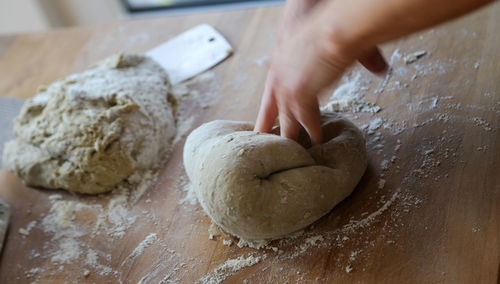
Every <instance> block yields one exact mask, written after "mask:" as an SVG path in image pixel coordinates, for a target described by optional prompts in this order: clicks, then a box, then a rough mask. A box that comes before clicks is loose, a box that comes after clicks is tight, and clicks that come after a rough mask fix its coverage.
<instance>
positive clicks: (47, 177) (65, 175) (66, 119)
mask: <svg viewBox="0 0 500 284" xmlns="http://www.w3.org/2000/svg"><path fill="white" fill-rule="evenodd" d="M168 90H169V83H168V76H167V74H166V73H165V71H164V70H163V69H162V68H161V67H160V66H159V65H158V64H156V63H155V62H154V61H153V60H152V59H150V58H147V57H144V56H141V55H130V54H118V55H115V56H112V57H110V58H107V59H105V60H104V61H102V62H100V63H99V64H97V65H96V66H94V67H92V68H91V69H89V70H87V71H85V72H83V73H80V74H74V75H70V76H68V77H66V78H65V79H63V80H61V81H57V82H54V83H53V84H51V85H50V86H48V87H45V88H40V90H39V91H38V93H37V95H36V96H35V97H34V98H32V99H30V100H28V101H26V103H25V104H24V106H23V107H22V109H21V113H20V115H19V116H18V117H17V118H16V120H15V123H14V132H15V135H16V139H15V140H13V141H10V142H8V143H7V144H6V146H5V151H4V155H3V159H4V163H5V164H6V165H8V167H9V168H10V169H11V170H12V171H13V172H14V173H16V174H17V175H18V176H19V177H21V178H22V179H23V180H24V182H25V183H26V184H27V185H30V186H40V187H46V188H63V189H66V190H69V191H72V192H79V193H88V194H97V193H103V192H107V191H110V190H112V189H113V188H114V187H115V186H116V185H117V184H118V183H119V182H121V181H123V180H124V179H127V178H128V177H129V176H130V175H131V174H132V173H134V172H136V171H140V170H143V169H144V170H145V169H149V168H151V167H154V166H157V165H158V164H159V163H160V162H161V160H162V159H163V158H164V157H165V155H166V153H167V152H168V150H169V144H170V143H171V141H172V138H173V136H174V135H175V120H174V116H173V110H172V106H171V104H170V103H169V101H168V98H167V94H168Z"/></svg>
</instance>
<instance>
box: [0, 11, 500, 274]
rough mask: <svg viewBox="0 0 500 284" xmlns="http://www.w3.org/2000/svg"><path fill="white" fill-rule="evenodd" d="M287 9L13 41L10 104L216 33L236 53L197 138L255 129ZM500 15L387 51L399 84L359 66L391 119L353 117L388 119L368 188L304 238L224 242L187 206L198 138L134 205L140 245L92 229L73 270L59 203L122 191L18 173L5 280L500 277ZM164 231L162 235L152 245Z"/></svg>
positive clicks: (4, 91)
mask: <svg viewBox="0 0 500 284" xmlns="http://www.w3.org/2000/svg"><path fill="white" fill-rule="evenodd" d="M281 11H282V7H263V8H257V9H247V10H237V11H231V12H217V13H205V14H195V15H188V16H169V17H162V18H154V19H147V20H133V21H126V22H120V23H113V24H108V25H103V26H98V27H90V28H75V29H62V30H55V31H50V32H41V33H33V34H22V35H15V36H4V37H0V78H1V79H0V95H1V96H10V97H16V98H29V97H31V96H33V95H34V93H35V90H36V89H37V87H38V86H39V85H41V84H49V83H51V82H52V81H54V80H56V79H59V78H62V77H64V76H65V75H67V74H68V73H71V72H78V71H82V70H84V68H85V67H86V66H88V65H89V64H92V63H94V62H95V61H97V60H99V59H101V58H104V57H106V56H108V55H111V54H113V53H115V52H119V51H130V52H143V51H146V50H148V49H149V48H151V47H153V46H155V45H157V44H159V43H161V42H163V41H164V40H166V39H168V38H169V37H171V36H173V35H175V34H178V33H180V32H181V31H184V30H186V29H188V28H190V27H193V26H194V25H196V24H199V23H208V24H211V25H213V26H214V27H216V28H217V29H218V30H219V31H220V32H221V33H222V34H223V35H224V36H226V37H227V39H228V40H229V42H230V43H231V44H232V45H233V46H234V48H235V54H234V56H232V57H231V58H230V59H228V60H226V61H225V62H224V63H222V64H220V65H218V66H217V67H216V68H214V69H213V71H209V73H207V74H208V75H206V76H204V77H206V78H208V79H205V80H198V81H197V82H195V83H192V84H191V88H193V89H194V90H196V91H198V92H199V95H198V97H196V98H193V97H191V98H187V99H186V100H185V101H184V102H183V103H184V106H183V113H182V115H181V120H183V121H185V120H187V119H188V118H189V117H192V118H193V119H194V120H193V124H192V127H193V128H194V127H196V126H197V125H199V124H201V123H202V122H206V121H210V120H213V119H216V118H217V119H235V120H254V119H255V117H256V114H257V109H258V105H259V100H260V95H261V93H262V89H263V84H264V79H265V76H266V71H267V68H266V63H267V59H268V57H267V56H268V55H269V53H270V50H271V46H272V42H273V36H274V31H275V27H276V25H277V23H278V21H279V18H280V17H279V15H280V13H281ZM499 15H500V3H496V4H494V5H491V6H489V7H487V8H486V9H483V10H481V11H479V12H476V13H474V14H472V15H469V16H467V17H465V18H462V19H459V20H457V21H453V22H450V23H447V24H445V25H443V26H440V27H437V28H435V29H432V30H427V31H423V32H421V33H419V34H416V35H413V36H411V37H408V38H404V39H401V40H398V41H396V42H393V43H390V44H387V45H384V46H383V47H382V49H383V52H384V54H385V55H386V57H387V58H388V59H391V63H392V65H393V71H392V73H391V75H390V76H389V77H387V78H385V79H384V78H378V77H375V76H373V75H370V74H368V73H367V72H366V71H363V70H362V69H361V68H359V66H356V67H355V68H354V70H352V71H351V72H350V73H349V74H350V75H349V74H348V76H350V79H351V80H355V79H357V80H358V81H359V82H360V83H362V84H364V86H366V88H367V89H366V90H365V89H363V90H361V91H362V92H363V93H364V94H365V99H366V101H369V102H373V103H375V104H376V105H378V106H380V107H381V108H382V110H381V111H380V112H378V113H374V114H372V113H349V112H348V113H346V114H345V115H346V116H347V117H349V118H350V119H352V120H353V121H354V122H355V123H356V124H357V125H359V126H364V125H367V124H369V123H370V122H371V121H373V120H374V119H376V118H381V119H382V120H383V124H382V125H381V126H380V127H379V128H377V129H374V130H373V132H374V133H372V134H368V132H369V131H368V129H367V128H365V130H364V131H365V133H366V137H367V148H368V151H369V157H370V158H369V160H370V162H369V168H368V170H367V172H366V174H365V176H364V177H363V179H362V181H361V182H360V184H359V186H358V187H357V188H356V190H355V191H354V193H353V194H352V195H351V196H350V197H348V198H347V199H346V200H345V201H344V202H342V203H341V204H340V205H339V206H337V207H336V208H335V209H334V210H333V211H332V212H331V213H330V214H328V215H327V216H326V217H324V218H322V219H321V220H320V221H319V222H317V223H316V224H315V225H314V226H313V227H312V228H308V229H307V230H306V231H305V232H304V233H303V234H302V235H301V236H298V237H297V238H295V239H292V240H287V241H284V242H281V243H280V242H279V241H275V242H273V243H271V244H270V245H269V246H268V248H266V249H261V250H255V249H252V248H248V247H245V248H239V247H237V246H236V245H235V244H234V241H237V240H236V239H231V238H230V237H228V236H224V235H219V236H216V237H215V238H214V240H209V233H208V227H209V225H210V220H209V218H208V217H207V216H206V215H205V214H204V213H203V211H202V210H201V208H200V207H199V205H191V204H189V203H180V200H182V199H183V198H184V197H185V195H186V192H185V191H184V190H183V189H184V187H185V183H186V177H185V173H184V170H183V166H182V154H181V153H182V148H183V140H182V141H181V142H180V143H178V144H176V146H175V148H174V151H173V153H172V154H171V156H170V158H169V160H168V162H167V164H166V166H165V167H163V168H162V169H161V170H160V178H159V181H158V184H156V185H155V186H153V187H151V188H149V189H148V190H147V192H146V193H145V194H144V195H143V196H142V197H141V198H140V199H139V200H138V201H137V203H135V204H134V205H133V206H130V208H129V209H128V210H129V212H128V213H127V214H129V216H131V217H133V218H135V219H134V220H135V222H133V223H132V224H131V226H129V227H128V228H126V231H125V232H126V233H125V235H124V236H123V237H122V238H119V237H111V236H109V235H108V234H106V233H101V234H96V232H94V233H92V234H90V232H85V233H86V234H85V235H84V236H83V237H79V238H78V240H79V241H80V243H79V246H80V250H81V252H80V255H78V256H77V257H75V258H74V259H73V260H72V261H68V263H63V264H60V263H58V262H57V261H56V259H53V258H52V257H53V255H54V253H55V251H56V250H57V249H61V248H62V249H64V248H65V246H64V244H62V243H61V242H62V241H63V238H59V239H54V238H55V236H54V233H52V232H44V231H43V226H42V219H43V218H44V216H47V215H49V214H50V211H49V210H50V208H51V206H52V205H51V203H50V201H49V196H51V195H54V194H61V195H62V199H63V200H70V201H75V202H84V203H85V204H101V205H103V206H105V205H106V204H107V202H108V201H109V200H110V198H111V197H110V196H111V195H104V196H99V197H88V196H78V195H71V194H68V193H66V192H62V191H55V190H42V189H33V188H27V187H25V186H23V185H22V183H21V182H20V181H19V180H18V179H17V178H16V177H15V176H14V175H13V174H11V173H9V172H8V171H7V170H6V169H5V168H4V169H3V170H2V171H1V172H0V196H1V197H2V198H4V199H5V200H7V201H8V202H9V203H10V204H11V207H12V213H13V216H12V218H11V224H10V229H9V232H8V235H7V239H6V243H5V246H4V249H3V252H2V254H1V265H0V283H29V282H37V283H65V282H67V283H84V282H88V283H118V282H123V283H136V282H138V281H139V280H141V279H142V280H143V283H150V282H151V283H159V282H161V281H163V282H161V283H168V282H169V281H178V282H180V283H192V282H194V281H196V280H199V279H200V278H202V277H205V279H212V280H214V279H215V280H217V279H219V280H222V279H224V278H226V281H227V282H228V283H234V282H236V283H238V282H243V281H244V280H248V283H254V282H257V283H258V282H267V283H287V282H288V283H295V282H307V283H309V282H324V283H346V282H356V283H374V282H376V283H438V282H439V283H441V282H442V283H495V282H498V281H499V268H500V266H499V260H500V243H499V242H500V238H499V237H500V222H499V217H500V170H499V168H498V167H499V165H500V37H499V36H498V30H500V21H498V16H499ZM418 50H426V51H427V55H425V56H424V57H422V58H420V59H419V60H417V61H416V62H414V63H412V64H406V63H405V62H404V60H403V59H404V56H405V55H407V54H409V53H411V52H415V51H418ZM356 74H360V75H359V76H360V77H356ZM188 97H189V96H188ZM197 100H198V101H199V100H202V101H203V103H202V104H200V103H199V102H197ZM324 100H327V99H324ZM372 124H373V123H372ZM2 131H3V130H2ZM384 160H385V161H384ZM381 179H383V180H385V185H384V186H382V184H380V183H381V182H380V180H381ZM379 185H380V186H379ZM75 204H76V203H75ZM69 210H72V209H71V208H69ZM75 210H76V209H75ZM92 214H93V213H92V212H85V211H78V212H76V213H75V216H76V217H75V219H74V220H72V223H73V224H75V225H76V226H80V227H79V228H87V227H88V226H87V227H85V226H86V225H85V224H87V223H88V222H90V221H89V220H94V221H95V215H92ZM92 218H94V219H92ZM32 221H35V223H32V228H30V226H29V223H30V222H32ZM20 229H22V230H21V231H20ZM22 233H24V235H23V234H22ZM151 233H155V234H156V238H150V239H148V240H150V242H147V241H146V242H143V243H142V244H143V246H141V245H140V243H141V242H142V241H143V240H144V239H145V238H146V237H147V236H148V235H150V234H151ZM151 236H153V235H151ZM223 240H226V241H227V240H232V241H233V244H232V245H231V246H227V245H224V243H223ZM140 248H143V251H141V250H140ZM134 250H136V251H135V252H134ZM240 256H243V258H245V259H250V260H251V257H250V256H253V257H255V258H257V259H258V260H259V261H258V263H256V264H254V265H249V266H248V267H244V268H243V269H241V270H239V271H229V270H227V269H226V270H224V269H223V268H221V267H219V266H220V265H221V264H223V263H224V262H226V261H227V260H228V259H236V258H238V257H240ZM92 257H94V258H92ZM249 257H250V258H249ZM218 267H219V268H218Z"/></svg>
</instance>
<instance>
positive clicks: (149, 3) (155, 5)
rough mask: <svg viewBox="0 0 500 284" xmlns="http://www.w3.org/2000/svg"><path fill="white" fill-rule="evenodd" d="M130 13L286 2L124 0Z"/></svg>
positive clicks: (267, 0) (251, 0)
mask: <svg viewBox="0 0 500 284" xmlns="http://www.w3.org/2000/svg"><path fill="white" fill-rule="evenodd" d="M122 1H123V4H124V6H125V8H126V9H127V11H128V12H129V13H135V12H151V11H161V10H169V9H175V8H192V7H203V6H215V5H224V6H227V5H231V4H245V5H252V4H253V5H257V6H258V5H269V4H272V3H281V2H285V1H284V0H122Z"/></svg>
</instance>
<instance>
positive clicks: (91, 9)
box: [0, 0, 284, 34]
mask: <svg viewBox="0 0 500 284" xmlns="http://www.w3.org/2000/svg"><path fill="white" fill-rule="evenodd" d="M282 2H284V0H2V1H1V2H0V3H1V9H0V34H12V33H22V32H32V31H40V30H48V29H53V28H61V27H72V26H92V25H97V24H99V23H105V22H111V21H117V20H123V19H128V18H138V17H152V16H160V15H163V14H173V13H175V14H179V13H196V12H200V11H207V10H223V9H235V8H243V7H252V6H260V5H273V4H276V3H282Z"/></svg>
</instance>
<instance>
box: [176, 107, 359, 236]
mask: <svg viewBox="0 0 500 284" xmlns="http://www.w3.org/2000/svg"><path fill="white" fill-rule="evenodd" d="M252 129H253V125H252V124H250V123H245V122H235V121H222V120H217V121H212V122H209V123H206V124H203V125H202V126H200V127H199V128H197V129H196V130H194V131H193V132H192V133H191V134H190V135H189V137H188V139H187V141H186V145H185V146H184V165H185V168H186V171H187V174H188V176H189V179H190V180H191V183H192V184H193V186H194V190H195V192H196V195H197V197H198V200H199V202H200V204H201V205H202V207H203V209H204V210H205V211H206V212H207V214H208V215H209V216H210V217H211V218H212V220H213V221H214V222H215V223H216V224H217V225H219V226H220V227H221V228H222V229H224V230H225V231H227V232H228V233H230V234H232V235H235V236H238V237H241V238H244V239H248V240H260V239H273V238H278V237H282V236H285V235H287V234H289V233H292V232H294V231H297V230H299V229H302V228H304V227H306V226H308V225H310V224H311V223H313V222H314V221H316V220H317V219H319V218H320V217H322V216H323V215H325V214H326V213H328V212H329V211H330V210H331V209H332V208H333V207H334V206H335V205H337V204H338V203H339V202H340V201H342V200H343V199H344V198H346V197H347V196H348V195H349V194H350V193H351V192H352V191H353V190H354V188H355V186H356V185H357V183H358V182H359V180H360V179H361V177H362V175H363V173H364V172H365V170H366V166H367V157H366V149H365V140H364V138H363V135H362V133H361V132H360V131H359V129H358V128H357V127H356V126H355V125H354V124H352V123H351V122H350V121H348V120H346V119H345V118H343V117H341V116H340V115H337V114H333V113H329V114H322V131H323V136H324V138H323V141H324V142H323V143H322V144H319V145H314V146H312V147H310V145H309V144H310V143H309V142H308V141H306V140H307V139H304V137H305V135H304V133H302V134H301V137H299V141H301V140H302V141H304V142H303V145H304V146H305V147H304V146H303V145H301V144H299V143H297V142H295V141H293V140H290V139H286V138H283V137H280V136H278V135H274V134H263V133H257V132H253V131H251V130H252Z"/></svg>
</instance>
